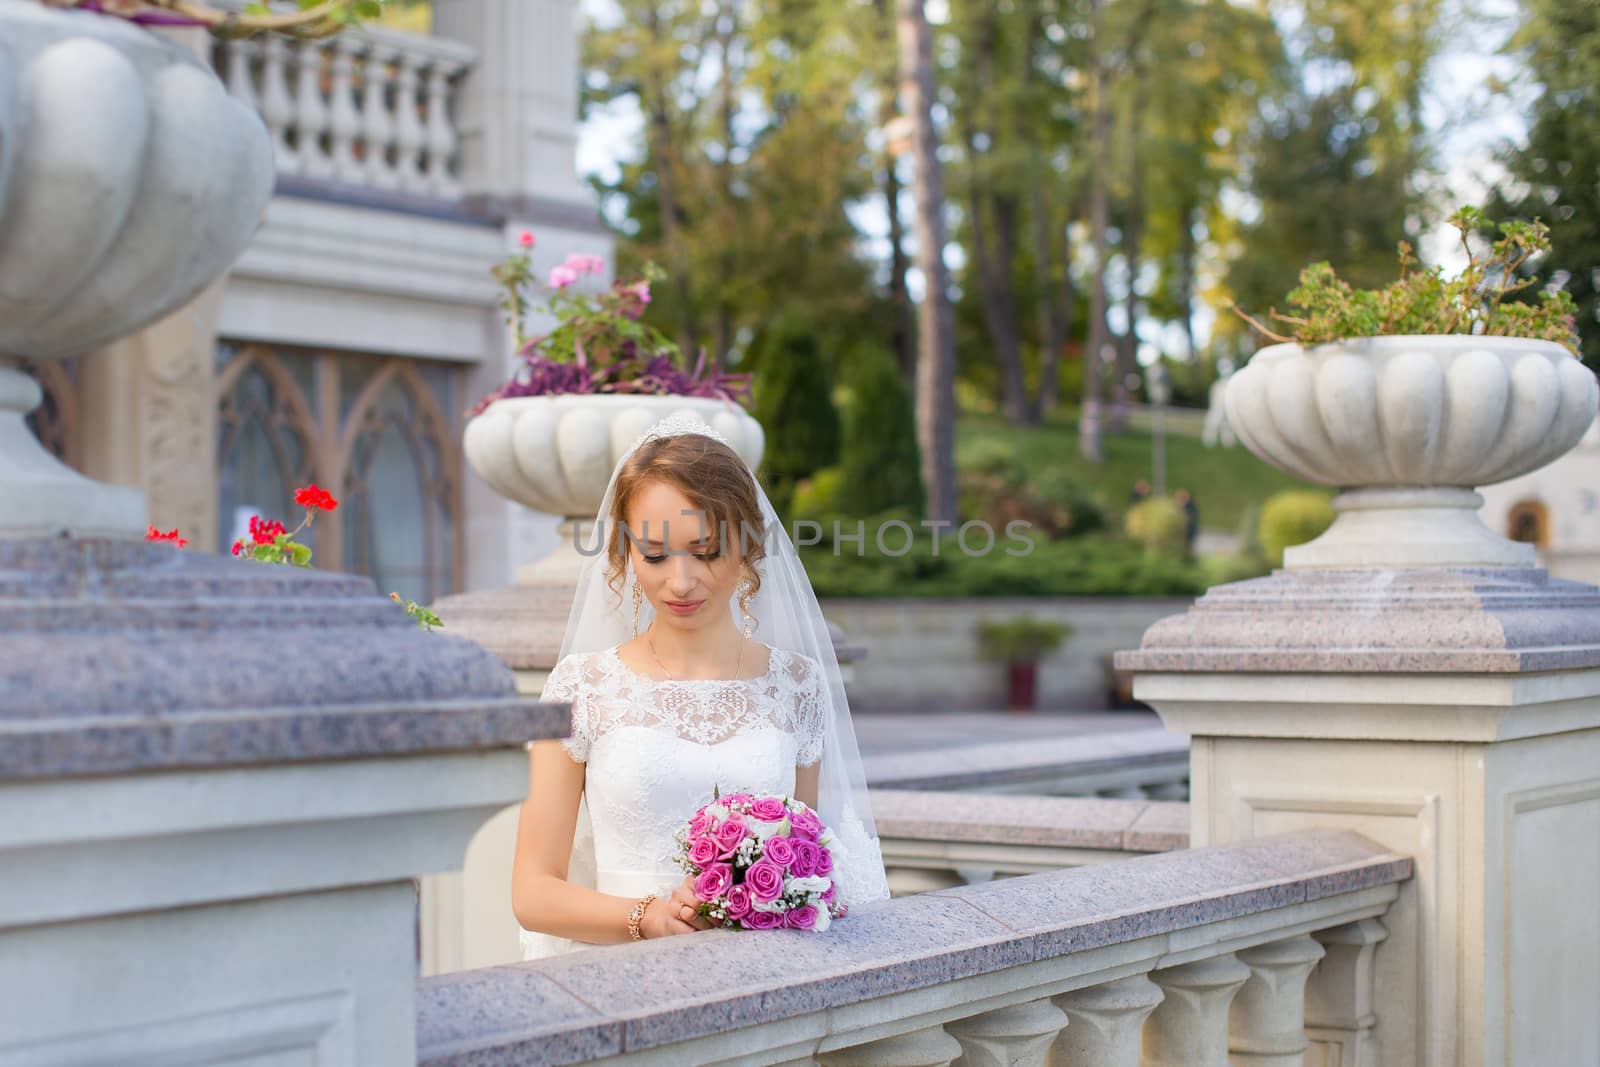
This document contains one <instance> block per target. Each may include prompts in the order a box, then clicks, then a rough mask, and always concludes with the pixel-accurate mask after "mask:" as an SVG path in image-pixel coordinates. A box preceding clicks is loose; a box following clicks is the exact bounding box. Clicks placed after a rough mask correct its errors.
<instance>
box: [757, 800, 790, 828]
mask: <svg viewBox="0 0 1600 1067" xmlns="http://www.w3.org/2000/svg"><path fill="white" fill-rule="evenodd" d="M788 814H789V809H788V808H786V807H784V806H783V801H781V800H779V799H778V798H777V797H762V798H761V799H760V800H757V801H755V802H754V803H752V804H751V805H750V817H751V818H754V819H760V820H761V821H762V822H782V821H783V819H784V816H786V815H788Z"/></svg>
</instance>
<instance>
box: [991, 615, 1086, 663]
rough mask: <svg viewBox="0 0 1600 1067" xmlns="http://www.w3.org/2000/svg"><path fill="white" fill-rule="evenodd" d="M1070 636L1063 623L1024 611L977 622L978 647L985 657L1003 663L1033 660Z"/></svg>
mask: <svg viewBox="0 0 1600 1067" xmlns="http://www.w3.org/2000/svg"><path fill="white" fill-rule="evenodd" d="M1070 636H1072V627H1071V626H1068V625H1067V624H1066V623H1061V622H1051V621H1049V620H1048V619H1036V618H1034V617H1033V616H1031V615H1023V616H1020V617H1018V618H1015V619H983V620H981V621H980V622H979V623H978V647H979V649H980V650H981V652H982V654H983V657H984V658H985V659H994V660H1001V661H1003V662H1006V663H1032V662H1037V661H1038V660H1039V659H1040V658H1042V657H1043V656H1045V655H1046V654H1048V653H1050V652H1054V651H1055V650H1056V649H1058V648H1060V647H1061V642H1063V641H1065V640H1066V639H1067V638H1068V637H1070Z"/></svg>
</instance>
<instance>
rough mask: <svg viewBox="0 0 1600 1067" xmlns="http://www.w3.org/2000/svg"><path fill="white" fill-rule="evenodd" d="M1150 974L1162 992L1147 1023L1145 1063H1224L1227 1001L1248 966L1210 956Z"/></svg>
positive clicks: (1164, 1066)
mask: <svg viewBox="0 0 1600 1067" xmlns="http://www.w3.org/2000/svg"><path fill="white" fill-rule="evenodd" d="M1150 977H1151V978H1152V979H1153V980H1154V981H1155V983H1156V984H1157V985H1158V986H1160V987H1161V992H1162V993H1164V994H1165V996H1164V997H1163V999H1162V1001H1161V1003H1160V1004H1159V1005H1157V1006H1156V1010H1155V1013H1154V1014H1152V1015H1151V1016H1150V1022H1149V1024H1148V1025H1147V1026H1146V1027H1145V1034H1144V1061H1143V1064H1144V1067H1228V1005H1229V1003H1230V1002H1231V1001H1232V1000H1233V995H1234V994H1235V993H1237V992H1238V991H1239V987H1240V986H1242V985H1244V983H1245V981H1246V980H1247V979H1249V977H1250V968H1248V967H1246V966H1245V965H1244V964H1242V963H1240V962H1239V961H1238V960H1236V959H1234V958H1233V957H1232V956H1231V955H1227V956H1213V957H1212V958H1211V959H1208V960H1197V961H1196V962H1194V963H1185V964H1180V965H1179V966H1177V967H1168V968H1165V969H1163V970H1159V971H1151V972H1150Z"/></svg>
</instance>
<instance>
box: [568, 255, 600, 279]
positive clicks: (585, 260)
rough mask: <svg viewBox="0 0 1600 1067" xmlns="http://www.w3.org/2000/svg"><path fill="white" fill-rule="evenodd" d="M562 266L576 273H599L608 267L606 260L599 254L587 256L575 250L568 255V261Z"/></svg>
mask: <svg viewBox="0 0 1600 1067" xmlns="http://www.w3.org/2000/svg"><path fill="white" fill-rule="evenodd" d="M562 266H564V267H566V268H567V269H568V270H570V271H572V272H573V273H574V274H599V273H600V272H601V271H603V270H605V269H606V261H605V260H603V259H601V258H600V257H599V256H586V255H582V254H581V253H578V252H574V253H573V254H572V255H570V256H568V257H567V261H566V262H565V263H563V264H562Z"/></svg>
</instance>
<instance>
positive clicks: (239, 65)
mask: <svg viewBox="0 0 1600 1067" xmlns="http://www.w3.org/2000/svg"><path fill="white" fill-rule="evenodd" d="M222 49H223V54H224V55H225V56H226V57H227V63H226V67H225V71H226V73H225V74H224V80H225V81H226V82H227V84H228V92H229V93H231V94H232V95H233V97H234V99H236V100H238V101H239V102H240V103H241V104H243V105H244V106H245V107H247V108H249V109H250V110H252V111H259V110H261V105H260V103H259V102H258V101H257V100H256V87H255V82H254V81H253V80H252V79H251V77H250V60H251V59H252V58H253V57H254V56H255V54H256V53H257V52H258V51H259V49H258V47H257V46H256V43H255V42H254V41H251V40H246V39H243V38H235V39H233V40H231V41H224V42H222Z"/></svg>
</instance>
